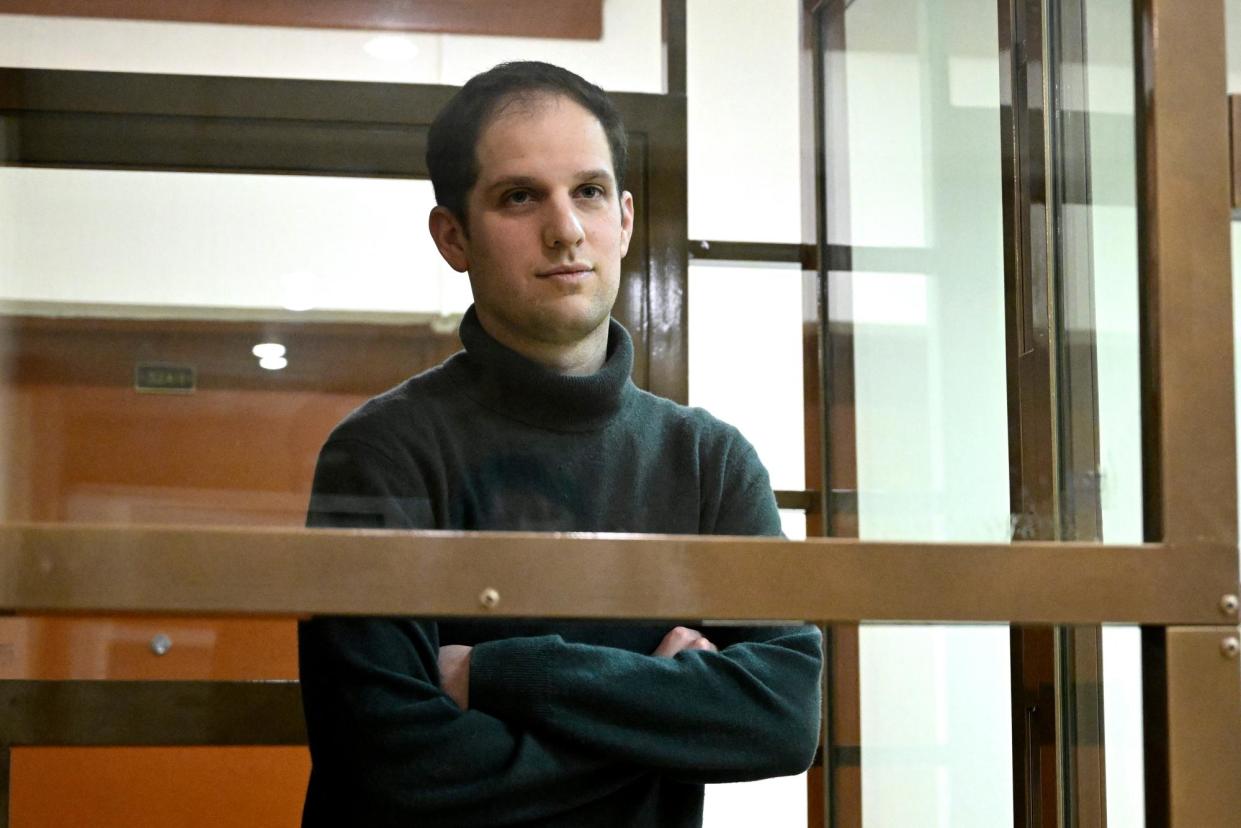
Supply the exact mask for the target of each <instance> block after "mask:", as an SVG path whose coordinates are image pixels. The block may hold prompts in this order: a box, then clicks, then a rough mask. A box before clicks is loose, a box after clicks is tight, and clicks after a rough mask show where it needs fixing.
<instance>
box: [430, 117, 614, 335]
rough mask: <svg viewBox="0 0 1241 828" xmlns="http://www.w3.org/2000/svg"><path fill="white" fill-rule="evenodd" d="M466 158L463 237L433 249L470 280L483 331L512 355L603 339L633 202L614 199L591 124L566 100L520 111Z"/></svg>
mask: <svg viewBox="0 0 1241 828" xmlns="http://www.w3.org/2000/svg"><path fill="white" fill-rule="evenodd" d="M475 153H476V158H477V161H478V180H477V182H476V183H475V185H474V187H473V189H472V190H470V193H469V196H468V199H467V215H468V216H469V234H468V236H467V235H466V234H465V233H464V232H463V231H462V232H459V233H450V237H451V238H450V241H451V243H450V244H448V245H447V248H448V249H446V245H445V244H443V243H441V244H440V249H441V251H442V252H443V253H444V256H445V258H446V259H447V260H448V262H449V264H450V265H452V266H453V267H454V268H456V269H457V270H468V271H469V274H470V285H471V287H472V288H473V291H474V305H475V308H476V310H477V312H478V316H479V320H480V321H481V322H482V324H483V327H484V328H486V329H487V331H488V332H489V333H491V334H492V335H493V336H495V337H496V339H498V340H500V341H501V342H503V343H504V344H506V345H508V346H509V347H513V348H514V349H515V350H518V351H522V350H523V347H522V346H523V345H527V344H534V345H536V346H537V347H546V346H547V345H573V344H577V343H580V342H582V341H583V340H585V339H587V338H589V337H591V336H592V334H593V335H595V336H604V337H606V326H607V321H608V315H609V314H610V313H611V310H612V304H613V303H614V302H615V301H616V293H617V290H618V288H619V284H620V262H621V258H622V257H623V256H624V255H625V253H626V251H627V250H628V249H629V238H630V235H631V234H632V231H633V198H632V197H631V196H630V194H629V193H628V192H626V193H623V194H618V192H617V185H616V180H615V176H614V173H613V170H612V155H611V150H610V149H609V147H608V141H607V136H606V135H605V133H604V131H603V127H602V126H601V125H600V123H599V121H598V120H597V119H596V118H595V116H593V115H592V114H590V112H589V111H588V110H586V109H584V108H583V107H581V106H580V105H578V104H577V103H576V102H574V101H572V100H570V99H568V98H564V97H552V96H541V97H538V98H536V99H534V100H532V101H517V102H514V103H512V104H510V105H508V106H507V107H504V108H502V109H501V111H500V113H499V114H498V115H497V116H496V117H494V118H493V119H492V121H491V123H490V124H488V125H487V126H486V127H485V128H484V129H483V132H482V134H481V135H480V136H479V140H478V145H477V147H476V149H475ZM433 232H434V223H433ZM438 240H439V237H438V235H437V241H438Z"/></svg>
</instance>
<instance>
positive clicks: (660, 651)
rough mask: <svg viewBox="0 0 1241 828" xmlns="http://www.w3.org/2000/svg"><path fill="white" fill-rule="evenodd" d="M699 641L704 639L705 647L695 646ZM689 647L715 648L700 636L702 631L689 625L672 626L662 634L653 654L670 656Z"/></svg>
mask: <svg viewBox="0 0 1241 828" xmlns="http://www.w3.org/2000/svg"><path fill="white" fill-rule="evenodd" d="M699 641H706V642H707V647H697V646H696V645H697V643H698V642H699ZM690 648H696V649H700V650H701V649H712V650H714V649H715V645H713V644H712V643H711V642H710V641H707V640H706V639H705V638H703V637H702V633H700V632H698V630H693V629H690V628H689V627H673V628H672V629H671V630H669V631H668V634H667V635H665V636H664V640H663V641H661V642H659V646H658V647H656V648H655V652H654V653H653V655H657V656H662V657H664V658H672V657H673V656H674V655H676V654H677V653H679V652H681V651H682V650H688V649H690Z"/></svg>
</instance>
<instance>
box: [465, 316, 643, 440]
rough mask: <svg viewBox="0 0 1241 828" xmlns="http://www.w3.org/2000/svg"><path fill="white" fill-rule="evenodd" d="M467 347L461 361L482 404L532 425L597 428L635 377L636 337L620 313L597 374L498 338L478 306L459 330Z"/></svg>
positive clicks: (469, 388)
mask: <svg viewBox="0 0 1241 828" xmlns="http://www.w3.org/2000/svg"><path fill="white" fill-rule="evenodd" d="M459 333H460V336H461V344H462V345H464V346H465V353H464V354H462V355H460V356H459V358H458V359H456V360H453V362H455V363H457V365H458V366H459V372H460V373H459V376H460V379H461V380H462V387H463V389H464V391H465V392H466V393H467V394H468V395H469V396H470V397H471V398H472V399H474V400H475V401H476V402H478V403H479V404H480V405H483V406H485V407H486V408H489V409H491V410H492V411H495V412H497V413H499V414H503V415H505V416H506V417H511V418H513V419H515V420H519V421H521V422H523V423H526V424H527V425H533V426H537V427H539V428H548V429H552V430H555V431H593V430H595V429H598V428H602V427H603V426H604V425H606V424H607V422H608V420H609V419H611V418H612V416H613V415H615V414H616V412H617V411H619V410H620V408H621V405H622V404H623V402H624V399H625V396H626V394H628V393H630V391H631V389H632V388H633V383H631V382H630V381H629V374H630V372H631V371H632V370H633V342H632V341H631V340H630V339H629V333H628V332H627V331H626V330H625V329H624V327H622V326H621V324H620V323H619V322H617V321H616V320H615V319H610V320H609V321H608V346H607V355H606V356H605V358H604V362H603V367H602V368H600V369H599V370H598V371H597V372H595V373H593V374H588V375H585V376H570V375H565V374H559V373H557V372H555V371H552V370H550V369H548V368H545V367H544V366H542V365H540V364H539V363H537V362H534V361H533V360H530V359H527V358H526V357H524V356H522V355H521V354H519V353H517V352H516V351H514V350H512V349H511V348H508V347H507V346H505V345H501V344H500V343H499V342H497V341H496V340H495V339H493V338H492V336H491V335H490V334H488V333H487V332H486V331H485V330H483V326H482V324H481V323H480V322H479V321H478V314H477V313H476V312H475V311H474V306H473V305H471V306H470V309H469V310H467V311H466V312H465V317H464V318H463V319H462V320H461V328H460V330H459Z"/></svg>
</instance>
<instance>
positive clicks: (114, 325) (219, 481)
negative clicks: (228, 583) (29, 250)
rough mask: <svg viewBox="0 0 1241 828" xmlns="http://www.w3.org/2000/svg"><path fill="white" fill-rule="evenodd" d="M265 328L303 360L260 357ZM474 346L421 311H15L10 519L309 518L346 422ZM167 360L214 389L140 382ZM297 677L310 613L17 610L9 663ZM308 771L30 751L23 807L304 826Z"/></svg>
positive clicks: (14, 776)
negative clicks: (159, 639)
mask: <svg viewBox="0 0 1241 828" xmlns="http://www.w3.org/2000/svg"><path fill="white" fill-rule="evenodd" d="M261 339H276V340H277V341H282V342H284V343H285V344H287V345H288V347H289V354H290V364H289V369H288V370H286V371H281V372H266V371H263V370H261V369H259V368H258V367H257V365H256V364H255V363H256V360H255V359H254V357H253V356H252V355H251V354H250V347H251V346H252V345H253V344H254V343H255V342H257V341H261ZM458 347H459V343H458V342H457V341H456V338H455V336H452V335H448V336H442V335H436V334H433V333H432V332H430V331H428V330H427V329H425V328H421V329H420V328H416V327H413V326H401V327H398V326H362V325H339V324H326V325H324V324H288V323H272V324H268V323H229V322H221V323H213V322H201V321H186V322H168V321H141V320H89V319H38V318H14V317H9V318H0V520H3V521H52V522H69V523H96V522H101V523H173V524H182V525H186V524H188V525H265V526H300V525H301V524H302V522H303V520H304V516H305V511H306V502H307V497H308V495H309V492H310V484H311V479H312V476H313V472H314V464H315V459H316V456H317V454H318V451H319V447H320V446H321V445H322V443H323V441H324V439H325V438H326V437H327V434H328V432H329V431H330V430H331V428H332V426H333V425H335V423H336V422H338V421H339V420H340V419H341V418H342V417H343V416H345V414H347V413H348V412H349V411H351V410H352V409H353V408H355V407H356V406H357V405H359V404H360V403H361V402H362V401H363V400H365V399H366V398H367V397H369V396H371V395H373V394H375V393H378V392H379V391H382V390H384V389H385V388H388V387H390V386H391V385H393V384H395V383H396V382H399V381H400V380H401V379H403V378H404V377H406V376H408V375H410V374H413V373H416V372H418V371H421V370H423V369H424V368H427V367H429V366H430V365H433V364H435V363H438V362H440V361H441V360H442V359H443V358H444V357H445V356H447V355H448V354H449V353H451V352H452V351H454V350H456V349H457V348H458ZM160 361H163V362H174V363H179V364H190V365H193V366H194V367H195V368H196V372H197V379H198V383H197V385H198V390H196V391H194V392H193V393H190V394H169V395H165V394H145V393H138V392H136V391H135V390H134V389H133V387H132V384H133V375H134V365H135V364H136V363H137V362H160ZM161 633H162V634H164V635H166V636H168V638H169V639H171V641H172V647H171V649H169V650H168V652H167V653H166V654H165V655H162V656H160V655H156V654H155V653H154V652H153V651H152V649H151V646H150V645H151V640H152V638H154V637H155V636H156V635H157V634H161ZM296 676H297V642H296V628H295V620H294V619H291V618H283V619H280V618H277V619H227V618H184V617H179V618H151V617H132V616H105V617H89V618H80V617H74V618H65V617H15V618H3V619H0V678H26V679H149V680H173V679H181V680H192V679H217V680H238V679H289V678H295V677H296ZM308 772H309V756H308V754H307V752H306V750H305V748H298V747H293V748H271V747H253V748H249V747H247V748H206V747H204V748H34V747H30V748H17V749H15V750H14V752H13V763H12V769H11V790H12V800H11V813H12V822H11V824H12V825H13V826H14V828H59V826H73V828H79V827H80V826H91V828H135V827H136V826H161V827H162V826H177V828H227V827H228V826H238V828H241V827H242V826H245V828H253V826H294V825H297V824H298V821H299V819H300V814H301V804H302V797H303V796H304V794H305V789H306V778H307V774H308Z"/></svg>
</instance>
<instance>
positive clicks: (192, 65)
mask: <svg viewBox="0 0 1241 828" xmlns="http://www.w3.org/2000/svg"><path fill="white" fill-rule="evenodd" d="M603 13H604V20H603V37H602V38H601V39H600V40H562V39H549V38H516V37H479V36H472V35H440V34H422V33H408V34H406V33H392V32H376V31H348V30H334V29H310V28H306V29H300V28H282V27H273V26H225V25H214V24H205V23H162V22H152V21H139V20H104V19H92V18H73V17H39V16H33V15H11V14H4V15H0V66H12V67H24V68H41V69H84V70H96V71H111V72H156V73H163V74H174V75H235V76H244V77H278V78H314V79H323V80H355V81H386V82H400V83H445V84H451V85H460V84H462V83H464V82H465V81H466V80H468V79H469V78H470V77H471V76H472V75H474V74H476V73H477V72H479V71H482V70H483V69H488V68H490V67H492V66H494V65H495V64H497V63H502V62H504V61H506V60H546V61H551V62H553V63H556V64H558V65H561V66H565V67H566V68H569V69H572V70H574V71H576V72H579V73H581V74H582V75H583V76H585V77H588V78H590V79H591V80H592V81H594V82H595V83H597V84H599V85H600V86H602V87H603V88H605V89H611V90H616V91H626V92H662V91H663V50H662V49H661V48H660V20H661V12H660V4H659V0H626V2H623V3H616V2H608V3H604V6H603Z"/></svg>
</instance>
